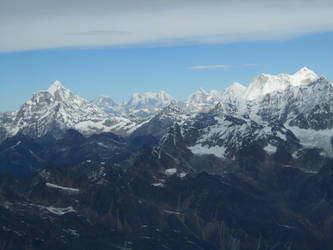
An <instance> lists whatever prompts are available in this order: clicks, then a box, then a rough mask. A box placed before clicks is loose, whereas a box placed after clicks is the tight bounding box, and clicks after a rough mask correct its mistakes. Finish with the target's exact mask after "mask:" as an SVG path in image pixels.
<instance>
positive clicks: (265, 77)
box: [244, 67, 318, 100]
mask: <svg viewBox="0 0 333 250" xmlns="http://www.w3.org/2000/svg"><path fill="white" fill-rule="evenodd" d="M317 78H318V76H317V75H316V74H315V73H314V72H313V71H311V70H309V69H308V68H306V67H304V68H302V69H300V70H299V71H297V72H296V73H295V74H293V75H288V74H279V75H270V74H260V75H259V76H258V77H256V78H254V79H253V81H252V82H251V83H250V85H249V87H248V88H247V90H246V92H245V94H244V97H245V99H247V100H254V99H257V98H259V97H262V96H264V95H266V94H269V93H272V92H276V91H283V90H285V89H286V88H288V87H293V86H300V85H302V84H308V83H310V82H312V81H314V80H315V79H317Z"/></svg>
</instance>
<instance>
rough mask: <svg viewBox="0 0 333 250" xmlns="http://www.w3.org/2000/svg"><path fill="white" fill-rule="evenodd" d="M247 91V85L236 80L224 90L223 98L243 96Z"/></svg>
mask: <svg viewBox="0 0 333 250" xmlns="http://www.w3.org/2000/svg"><path fill="white" fill-rule="evenodd" d="M245 91H246V87H245V86H244V85H242V84H240V83H239V82H234V83H233V84H231V85H230V86H229V87H227V88H226V89H225V90H224V91H223V92H222V100H223V99H225V98H230V97H231V98H233V97H235V98H241V97H242V96H243V95H244V93H245Z"/></svg>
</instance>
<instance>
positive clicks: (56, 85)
mask: <svg viewBox="0 0 333 250" xmlns="http://www.w3.org/2000/svg"><path fill="white" fill-rule="evenodd" d="M60 89H64V86H62V84H61V82H60V81H58V80H56V81H55V82H54V83H53V84H51V86H50V87H49V88H48V90H47V91H48V92H49V93H50V94H52V95H54V93H55V92H57V91H58V90H60Z"/></svg>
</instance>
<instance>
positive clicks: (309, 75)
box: [292, 67, 318, 85]
mask: <svg viewBox="0 0 333 250" xmlns="http://www.w3.org/2000/svg"><path fill="white" fill-rule="evenodd" d="M292 78H293V83H294V85H295V84H296V85H297V84H298V85H299V84H302V83H310V82H313V81H314V80H316V79H317V78H318V76H317V74H316V73H314V72H313V71H312V70H310V69H308V68H307V67H303V68H301V69H300V70H299V71H297V72H296V73H295V74H293V75H292Z"/></svg>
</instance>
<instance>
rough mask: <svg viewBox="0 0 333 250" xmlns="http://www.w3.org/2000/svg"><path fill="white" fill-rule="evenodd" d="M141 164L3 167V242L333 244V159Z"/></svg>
mask: <svg viewBox="0 0 333 250" xmlns="http://www.w3.org/2000/svg"><path fill="white" fill-rule="evenodd" d="M134 166H135V167H131V168H129V169H127V171H123V170H121V169H119V168H118V167H115V166H112V165H105V166H97V165H93V164H89V163H86V164H79V165H76V166H72V167H66V168H65V169H64V168H63V169H59V168H46V169H44V170H42V171H40V172H39V174H38V175H37V176H35V177H34V178H32V179H29V180H26V181H25V182H17V181H15V179H12V178H10V177H5V176H3V177H2V178H1V188H0V190H1V191H0V202H1V206H0V211H1V213H0V221H1V225H2V228H0V231H1V233H0V243H1V246H4V248H5V249H29V247H31V248H33V249H46V248H48V249H124V248H127V249H180V248H181V249H330V246H331V245H332V244H333V242H332V237H331V236H332V223H331V221H330V218H331V211H332V204H333V203H332V201H333V196H332V194H333V193H332V192H331V191H332V183H333V182H332V176H333V175H332V173H333V165H332V164H331V163H330V164H329V165H327V166H325V167H324V168H322V170H321V171H320V172H319V173H318V174H306V173H303V172H302V171H300V170H298V169H295V168H285V167H279V166H262V165H258V166H252V169H248V168H247V167H248V166H244V168H241V169H240V170H239V171H237V173H234V174H227V175H225V176H224V177H221V176H216V175H209V174H207V173H200V174H197V175H191V174H188V175H186V176H185V175H184V174H182V173H183V172H180V170H179V169H178V170H177V171H179V172H178V173H174V172H173V171H171V170H170V169H167V171H164V172H163V171H161V169H162V168H163V167H164V165H163V163H161V162H159V161H158V159H156V158H155V157H154V156H152V155H151V154H146V155H142V156H141V158H139V159H137V161H136V162H135V164H134ZM168 166H169V165H168ZM169 167H170V166H169ZM50 223H51V224H52V227H50Z"/></svg>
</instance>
